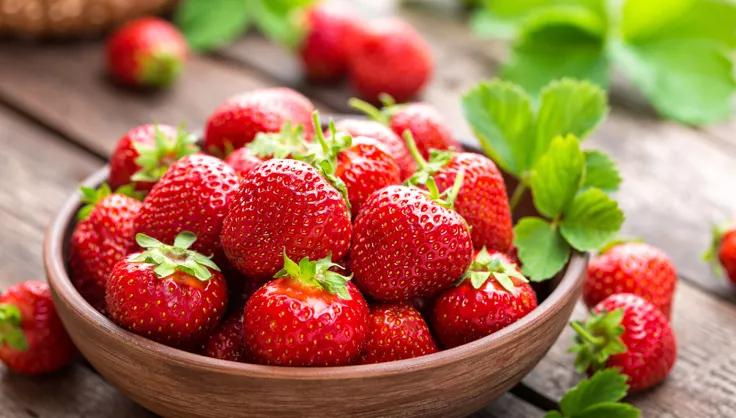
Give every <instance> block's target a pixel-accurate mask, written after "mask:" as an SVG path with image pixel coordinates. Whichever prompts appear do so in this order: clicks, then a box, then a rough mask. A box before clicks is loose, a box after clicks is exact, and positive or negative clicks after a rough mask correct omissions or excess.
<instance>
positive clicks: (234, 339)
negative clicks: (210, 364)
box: [202, 309, 246, 362]
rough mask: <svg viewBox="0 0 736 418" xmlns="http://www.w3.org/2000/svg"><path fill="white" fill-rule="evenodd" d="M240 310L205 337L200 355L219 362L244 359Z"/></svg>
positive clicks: (241, 360)
mask: <svg viewBox="0 0 736 418" xmlns="http://www.w3.org/2000/svg"><path fill="white" fill-rule="evenodd" d="M242 312H243V311H242V309H239V310H238V311H237V313H236V314H234V315H231V316H230V317H229V318H227V319H226V320H225V322H223V323H222V324H220V326H219V327H217V328H216V329H215V331H214V332H213V333H212V334H210V336H209V337H207V341H205V343H204V347H203V349H202V354H204V355H205V356H207V357H212V358H216V359H220V360H230V361H238V362H243V361H245V359H246V355H245V344H244V343H243V315H242Z"/></svg>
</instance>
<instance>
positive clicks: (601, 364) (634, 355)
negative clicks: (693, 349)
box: [572, 293, 677, 391]
mask: <svg viewBox="0 0 736 418" xmlns="http://www.w3.org/2000/svg"><path fill="white" fill-rule="evenodd" d="M572 327H573V328H574V329H575V331H576V332H577V333H578V335H577V338H576V341H577V344H576V345H575V346H574V347H573V349H572V351H573V352H575V353H577V358H576V360H575V365H576V367H577V368H578V370H580V371H588V372H589V373H593V372H595V371H596V370H599V369H602V368H608V367H614V368H617V369H619V370H620V371H621V373H623V374H625V375H627V376H628V384H629V387H630V389H631V390H632V391H641V390H644V389H647V388H649V387H652V386H654V385H656V384H657V383H659V382H661V381H662V380H664V379H665V378H666V377H667V375H668V374H669V372H670V370H671V369H672V366H673V365H674V364H675V358H676V357H677V344H676V341H675V334H674V332H673V331H672V328H671V327H670V324H669V322H668V321H667V318H666V317H665V316H664V315H663V314H662V312H661V311H660V310H659V309H657V308H656V307H655V306H654V305H652V304H651V303H649V302H647V301H646V300H644V299H642V298H641V297H639V296H636V295H634V294H631V293H619V294H615V295H611V296H609V297H607V298H606V299H604V300H602V301H601V302H600V303H599V304H597V305H596V306H595V308H593V314H592V315H591V317H590V318H589V319H588V321H587V323H585V324H583V323H581V322H579V321H574V322H573V323H572Z"/></svg>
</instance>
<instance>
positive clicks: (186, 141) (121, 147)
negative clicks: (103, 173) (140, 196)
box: [108, 124, 199, 192]
mask: <svg viewBox="0 0 736 418" xmlns="http://www.w3.org/2000/svg"><path fill="white" fill-rule="evenodd" d="M195 142H196V138H195V137H194V135H191V134H189V133H187V132H184V131H178V132H177V130H176V128H173V127H171V126H168V125H150V124H148V125H141V126H138V127H135V128H133V129H131V130H130V131H128V132H127V133H126V134H125V135H123V137H122V138H120V140H119V141H118V145H117V147H115V151H113V152H112V156H110V175H109V177H108V181H109V182H110V187H112V188H113V189H117V188H119V187H122V186H125V185H127V184H131V183H134V184H135V189H136V190H139V191H142V192H148V191H149V190H151V188H152V187H153V185H154V184H156V182H157V181H158V179H160V178H161V176H163V175H164V173H165V172H166V170H167V169H168V168H169V165H171V164H173V163H174V162H175V161H177V160H179V159H180V158H182V157H184V156H187V155H189V154H194V153H195V152H197V151H198V150H199V148H198V147H197V146H196V145H195Z"/></svg>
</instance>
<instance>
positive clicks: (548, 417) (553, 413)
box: [544, 411, 564, 418]
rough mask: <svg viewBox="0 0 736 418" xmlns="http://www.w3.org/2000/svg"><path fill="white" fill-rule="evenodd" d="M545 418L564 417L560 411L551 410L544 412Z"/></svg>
mask: <svg viewBox="0 0 736 418" xmlns="http://www.w3.org/2000/svg"><path fill="white" fill-rule="evenodd" d="M544 418H564V417H563V416H562V414H560V413H559V412H558V411H549V412H547V413H546V414H544Z"/></svg>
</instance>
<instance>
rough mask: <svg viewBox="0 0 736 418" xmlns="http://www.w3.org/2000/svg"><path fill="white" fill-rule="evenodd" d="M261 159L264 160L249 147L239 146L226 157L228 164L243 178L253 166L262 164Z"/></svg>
mask: <svg viewBox="0 0 736 418" xmlns="http://www.w3.org/2000/svg"><path fill="white" fill-rule="evenodd" d="M261 161H263V160H261V159H260V158H258V157H257V156H256V155H255V154H254V153H253V151H251V150H250V149H248V148H247V147H243V148H238V149H236V150H235V151H233V152H232V153H230V155H228V156H227V158H225V162H226V163H227V165H229V166H230V167H232V168H233V170H235V173H236V174H237V175H238V177H241V178H242V177H244V176H245V175H246V174H247V173H248V172H249V171H250V170H252V169H253V167H255V166H257V165H258V164H260V163H261Z"/></svg>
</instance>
